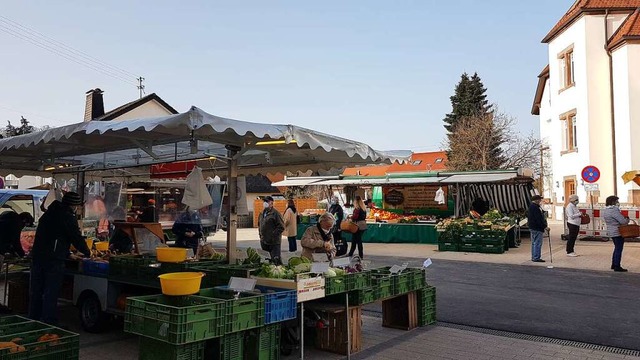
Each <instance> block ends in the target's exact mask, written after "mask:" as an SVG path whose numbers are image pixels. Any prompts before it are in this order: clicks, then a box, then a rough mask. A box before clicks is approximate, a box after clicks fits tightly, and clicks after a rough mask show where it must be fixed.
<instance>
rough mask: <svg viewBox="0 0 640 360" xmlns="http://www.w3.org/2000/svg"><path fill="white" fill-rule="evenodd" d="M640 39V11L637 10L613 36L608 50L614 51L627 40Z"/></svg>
mask: <svg viewBox="0 0 640 360" xmlns="http://www.w3.org/2000/svg"><path fill="white" fill-rule="evenodd" d="M639 39H640V9H636V11H634V12H633V14H631V15H630V16H629V17H627V19H626V20H625V21H624V23H622V25H620V28H618V30H617V31H616V32H615V33H614V34H613V36H612V37H611V40H610V41H609V45H608V49H609V50H613V49H615V48H617V47H618V46H620V45H622V44H623V43H624V42H626V41H627V40H639Z"/></svg>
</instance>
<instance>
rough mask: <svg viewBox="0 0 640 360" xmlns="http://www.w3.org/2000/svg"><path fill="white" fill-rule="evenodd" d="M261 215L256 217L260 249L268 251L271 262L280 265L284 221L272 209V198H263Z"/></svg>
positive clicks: (276, 211) (278, 213)
mask: <svg viewBox="0 0 640 360" xmlns="http://www.w3.org/2000/svg"><path fill="white" fill-rule="evenodd" d="M262 200H263V207H264V210H262V213H260V216H258V234H259V235H260V247H261V248H262V250H264V251H268V252H269V254H270V255H271V261H272V262H274V263H276V264H278V263H280V253H281V251H280V247H281V242H282V233H283V232H284V220H283V219H282V215H280V212H278V210H276V209H274V207H273V198H272V197H271V196H265V197H264V198H263V199H262Z"/></svg>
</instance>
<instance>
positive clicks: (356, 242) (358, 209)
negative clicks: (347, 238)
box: [349, 196, 367, 259]
mask: <svg viewBox="0 0 640 360" xmlns="http://www.w3.org/2000/svg"><path fill="white" fill-rule="evenodd" d="M351 220H352V221H353V222H355V223H356V225H358V231H356V232H355V234H353V235H352V237H351V249H349V257H352V256H353V253H354V252H355V250H356V246H357V247H358V256H360V259H364V254H363V249H362V235H363V234H364V232H365V231H367V208H366V206H365V205H364V201H362V198H361V197H360V196H356V199H355V201H354V209H353V215H351Z"/></svg>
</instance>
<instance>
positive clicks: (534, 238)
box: [527, 195, 549, 262]
mask: <svg viewBox="0 0 640 360" xmlns="http://www.w3.org/2000/svg"><path fill="white" fill-rule="evenodd" d="M541 202H542V196H540V195H533V196H532V197H531V205H530V206H529V214H528V216H527V220H528V222H529V224H528V226H529V231H530V232H531V261H533V262H545V261H544V260H542V259H541V256H542V254H541V253H542V236H543V234H544V232H545V231H549V227H548V225H547V219H546V218H545V217H544V213H543V212H542V208H541V207H540V203H541Z"/></svg>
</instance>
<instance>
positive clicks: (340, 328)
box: [315, 304, 362, 355]
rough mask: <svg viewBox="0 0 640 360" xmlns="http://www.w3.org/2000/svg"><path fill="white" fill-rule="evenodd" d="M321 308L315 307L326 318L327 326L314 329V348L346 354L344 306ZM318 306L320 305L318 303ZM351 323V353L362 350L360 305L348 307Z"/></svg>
mask: <svg viewBox="0 0 640 360" xmlns="http://www.w3.org/2000/svg"><path fill="white" fill-rule="evenodd" d="M323 305H325V306H326V307H325V308H324V309H322V310H320V309H315V311H317V312H319V315H320V316H321V317H322V318H323V319H325V320H327V322H328V324H329V326H328V327H327V328H325V329H317V330H316V348H318V349H320V350H324V351H329V352H333V353H336V354H341V355H346V354H347V319H346V317H345V314H346V311H345V310H346V309H345V308H344V306H330V305H328V304H323ZM319 306H320V305H319ZM349 317H350V319H349V324H350V325H351V332H350V336H351V353H352V354H353V353H356V352H358V351H361V350H362V306H354V307H349Z"/></svg>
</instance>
